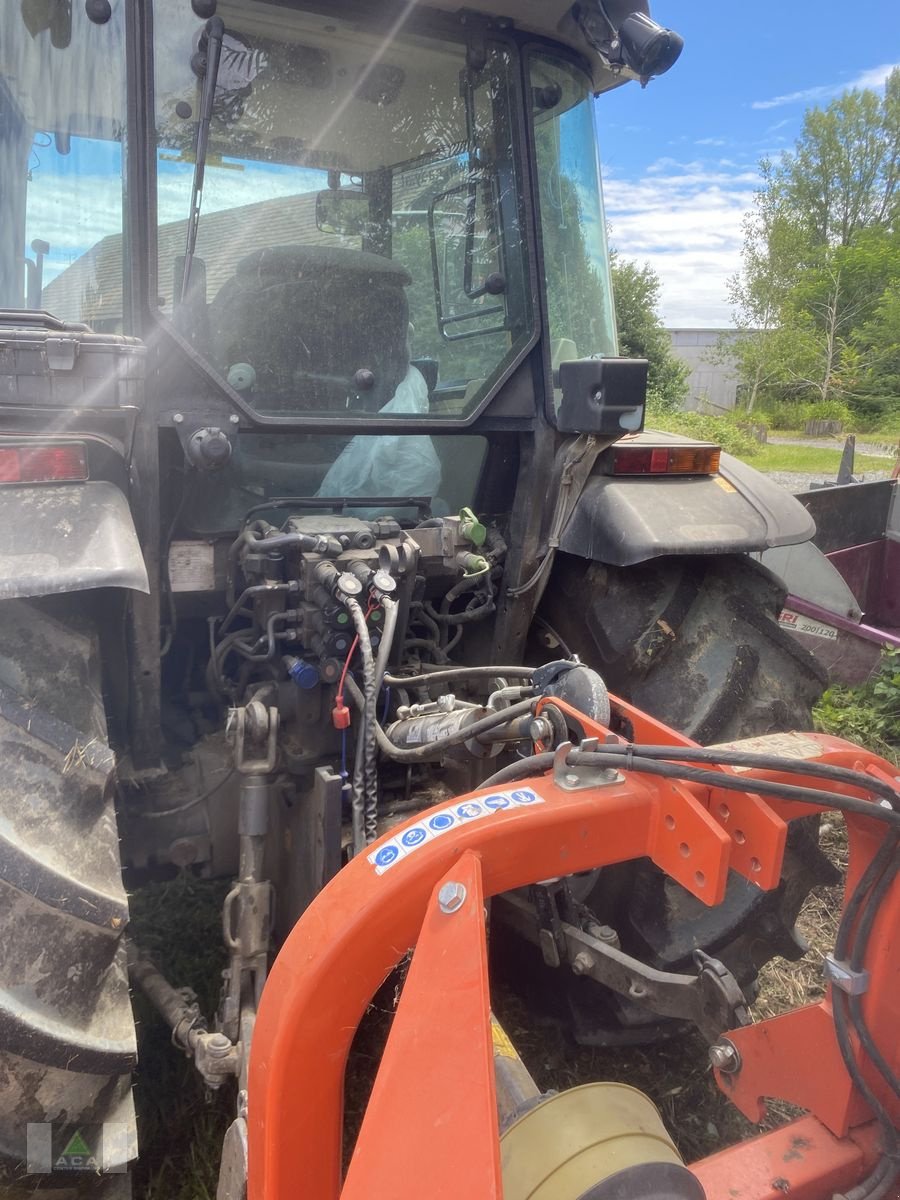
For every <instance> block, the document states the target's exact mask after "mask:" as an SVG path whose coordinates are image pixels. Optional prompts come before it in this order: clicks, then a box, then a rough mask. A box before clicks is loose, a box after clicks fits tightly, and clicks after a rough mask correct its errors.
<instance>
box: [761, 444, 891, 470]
mask: <svg viewBox="0 0 900 1200" xmlns="http://www.w3.org/2000/svg"><path fill="white" fill-rule="evenodd" d="M841 449H842V448H835V449H834V450H832V449H829V448H828V447H824V446H823V447H819V446H785V445H774V444H772V443H771V442H770V443H767V444H766V445H764V446H760V448H759V452H758V453H757V454H754V456H753V458H752V459H751V460H750V462H751V465H752V466H754V467H755V468H756V469H757V471H765V472H767V473H769V472H771V471H796V472H797V473H798V474H811V475H812V474H821V475H832V476H833V475H836V474H837V470H838V467H839V466H840V463H841ZM894 462H895V460H894V459H893V458H887V457H875V456H874V455H871V454H857V455H856V460H855V471H856V473H857V474H866V473H869V472H872V471H890V470H892V469H893V466H894Z"/></svg>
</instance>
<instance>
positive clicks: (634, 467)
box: [612, 446, 722, 475]
mask: <svg viewBox="0 0 900 1200" xmlns="http://www.w3.org/2000/svg"><path fill="white" fill-rule="evenodd" d="M721 453H722V450H721V447H719V446H617V447H616V448H615V449H614V450H613V458H612V473H613V475H715V473H716V472H717V471H718V469H719V456H720V455H721Z"/></svg>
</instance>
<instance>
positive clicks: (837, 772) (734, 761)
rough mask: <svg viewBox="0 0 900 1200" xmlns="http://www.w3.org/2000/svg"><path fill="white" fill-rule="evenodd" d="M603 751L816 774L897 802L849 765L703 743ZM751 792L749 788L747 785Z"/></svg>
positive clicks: (897, 794) (895, 794)
mask: <svg viewBox="0 0 900 1200" xmlns="http://www.w3.org/2000/svg"><path fill="white" fill-rule="evenodd" d="M603 753H604V754H625V755H627V754H631V753H633V754H639V755H640V756H641V757H642V758H660V759H667V760H669V761H671V762H710V763H716V764H719V763H721V764H724V765H725V766H729V767H756V768H758V769H761V770H764V771H784V772H785V774H789V775H817V776H819V778H821V779H832V780H834V782H835V783H849V784H850V785H851V786H853V787H858V788H862V789H863V790H864V791H867V792H875V793H876V795H879V796H883V797H884V798H885V799H886V800H889V801H890V802H891V803H892V804H894V805H896V804H898V803H900V791H898V790H897V789H896V788H893V787H891V785H890V784H888V783H884V781H883V780H881V779H876V778H875V777H874V776H872V775H865V774H863V772H862V771H854V770H852V769H851V768H850V767H836V766H833V765H832V764H831V763H817V762H815V761H807V760H805V759H798V758H779V757H778V756H777V755H773V754H754V753H752V752H751V751H746V750H719V749H717V748H716V747H713V746H710V747H703V746H643V745H639V744H630V743H629V744H622V743H618V744H616V743H610V744H608V745H605V746H604V747H603ZM746 790H747V791H753V788H747V789H746Z"/></svg>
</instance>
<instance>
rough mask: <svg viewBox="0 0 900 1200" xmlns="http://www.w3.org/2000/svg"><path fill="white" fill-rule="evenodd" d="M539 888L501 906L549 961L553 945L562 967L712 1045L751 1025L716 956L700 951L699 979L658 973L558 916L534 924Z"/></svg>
mask: <svg viewBox="0 0 900 1200" xmlns="http://www.w3.org/2000/svg"><path fill="white" fill-rule="evenodd" d="M539 886H540V885H535V886H532V888H530V889H529V891H530V893H531V900H530V902H529V900H526V899H525V898H524V897H523V896H521V895H517V894H516V893H507V894H506V895H504V897H503V903H504V905H505V906H507V908H506V911H507V912H509V913H510V915H511V916H512V923H513V924H514V925H515V928H516V929H517V930H518V932H520V933H521V934H522V935H523V936H524V937H526V938H528V940H529V941H531V942H533V943H536V944H537V945H539V946H540V947H541V950H542V951H543V952H544V957H545V960H547V961H548V962H549V959H548V956H547V950H548V949H549V947H550V943H552V946H553V949H554V951H555V952H556V953H558V955H559V960H560V964H562V963H568V964H569V966H570V967H571V970H572V971H573V972H574V973H575V974H576V975H582V976H587V977H588V978H589V979H593V980H595V981H596V982H597V983H601V984H603V986H604V987H608V988H609V989H610V990H611V991H613V992H617V993H618V994H619V995H620V996H625V997H627V998H628V999H629V1000H632V1001H634V1002H635V1003H637V1004H641V1005H643V1006H644V1007H645V1008H647V1009H649V1010H650V1011H651V1012H653V1013H657V1014H658V1015H659V1016H661V1017H675V1018H677V1019H680V1020H683V1021H690V1022H692V1023H693V1024H694V1025H696V1026H697V1028H698V1029H699V1030H700V1032H701V1033H702V1034H703V1036H704V1037H705V1038H706V1040H707V1041H708V1042H709V1043H710V1044H712V1043H713V1042H716V1041H718V1039H719V1038H720V1037H721V1035H722V1034H723V1033H724V1032H725V1031H726V1030H730V1029H735V1028H738V1027H739V1026H742V1025H749V1024H750V1014H749V1011H748V1009H747V1000H746V997H745V996H744V993H743V992H742V991H741V988H740V985H739V984H738V982H737V980H736V979H735V977H734V976H733V975H732V974H731V972H730V971H729V970H728V968H727V967H726V966H725V965H724V963H722V962H720V961H719V960H718V959H717V958H711V957H710V956H709V955H708V954H704V952H703V951H702V950H696V951H695V952H694V962H695V963H696V964H697V967H698V973H697V974H696V975H684V974H680V973H677V972H673V971H660V970H657V969H656V968H655V967H651V966H648V964H647V963H644V962H641V960H640V959H637V958H632V957H631V955H630V954H625V953H624V951H622V950H620V949H619V948H618V946H617V945H616V944H615V942H614V941H613V940H612V939H609V938H607V939H605V940H604V939H601V938H597V937H594V936H593V935H592V934H590V933H587V932H585V931H584V930H583V929H579V928H578V927H577V926H576V925H573V924H571V923H570V922H567V921H565V920H561V919H559V918H557V922H558V923H556V924H554V923H550V922H548V920H547V917H546V914H543V913H541V912H540V911H538V913H537V917H538V921H537V923H536V922H535V915H536V914H535V908H536V906H535V904H534V898H535V896H534V894H535V893H536V892H537V891H538V888H539ZM548 931H549V932H548ZM554 933H555V936H553V934H554ZM549 965H551V966H552V965H555V964H553V963H552V962H550V963H549Z"/></svg>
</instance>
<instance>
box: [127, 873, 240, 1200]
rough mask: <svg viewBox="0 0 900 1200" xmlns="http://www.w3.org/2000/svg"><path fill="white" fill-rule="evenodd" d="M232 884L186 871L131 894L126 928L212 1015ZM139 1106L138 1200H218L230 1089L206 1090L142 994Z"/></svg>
mask: <svg viewBox="0 0 900 1200" xmlns="http://www.w3.org/2000/svg"><path fill="white" fill-rule="evenodd" d="M230 886H231V885H230V881H229V880H222V879H215V880H205V879H197V878H195V877H194V876H193V875H192V874H191V873H190V872H189V871H184V872H182V873H181V874H180V875H178V876H177V877H176V878H175V879H173V880H171V881H169V882H165V883H151V884H147V885H146V886H144V887H142V888H139V889H138V890H136V891H135V892H133V893H132V894H131V896H130V898H129V902H130V906H131V928H130V932H131V935H132V937H133V938H134V940H135V941H136V942H137V943H138V944H139V945H140V946H141V948H142V949H143V950H145V951H146V952H147V953H148V954H149V955H150V957H151V958H152V959H153V961H154V962H155V963H156V965H157V966H158V967H159V968H160V970H161V971H162V972H163V974H164V975H165V976H166V978H167V979H168V980H169V981H170V982H171V983H172V984H173V985H174V986H175V987H178V988H181V987H189V988H191V989H192V990H193V991H194V992H195V993H196V995H197V1002H198V1004H199V1006H200V1011H201V1013H203V1014H204V1015H205V1016H207V1017H212V1016H213V1014H214V1013H215V1010H216V1005H217V1004H218V998H219V986H220V984H221V971H222V968H223V967H224V966H225V950H224V947H223V945H222V902H223V900H224V899H225V893H226V892H227V890H228V888H229V887H230ZM134 1007H135V1017H136V1022H137V1032H138V1069H137V1071H136V1073H135V1105H136V1108H137V1114H138V1137H139V1140H140V1146H141V1157H140V1159H139V1160H138V1162H137V1165H136V1167H135V1170H134V1180H133V1186H134V1200H215V1195H216V1181H217V1178H218V1173H219V1153H220V1150H221V1147H222V1138H223V1137H224V1135H225V1130H226V1129H227V1127H228V1125H229V1123H230V1121H231V1119H232V1117H233V1115H234V1093H233V1089H232V1088H229V1087H224V1088H222V1089H221V1091H219V1092H210V1091H209V1089H208V1088H206V1087H205V1086H204V1084H203V1081H202V1080H201V1078H200V1076H199V1075H198V1074H197V1072H196V1070H195V1069H194V1066H193V1063H192V1062H190V1061H189V1060H188V1059H187V1058H186V1057H185V1055H184V1054H183V1053H181V1052H180V1051H179V1050H178V1049H176V1048H175V1047H174V1046H173V1045H172V1039H171V1035H170V1032H169V1029H168V1027H167V1026H166V1025H165V1024H164V1023H163V1021H162V1019H161V1018H160V1017H159V1016H158V1015H157V1013H156V1012H155V1010H154V1009H152V1008H151V1007H150V1005H149V1004H148V1003H147V1001H146V1000H145V999H144V997H143V996H142V995H141V994H140V993H136V994H135V996H134Z"/></svg>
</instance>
